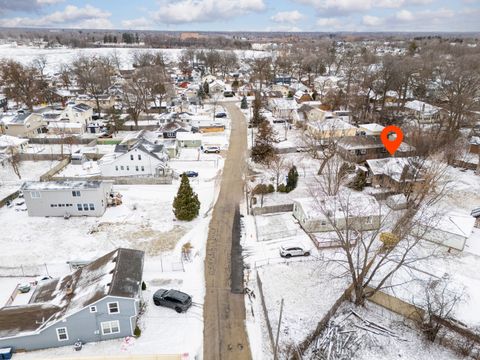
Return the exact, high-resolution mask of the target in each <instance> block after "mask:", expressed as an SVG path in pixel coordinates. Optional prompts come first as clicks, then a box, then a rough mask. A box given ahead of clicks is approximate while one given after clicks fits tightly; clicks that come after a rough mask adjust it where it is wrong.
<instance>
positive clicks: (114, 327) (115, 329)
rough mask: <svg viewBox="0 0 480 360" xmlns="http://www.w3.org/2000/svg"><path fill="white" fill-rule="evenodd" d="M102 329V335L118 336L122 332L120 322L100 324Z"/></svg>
mask: <svg viewBox="0 0 480 360" xmlns="http://www.w3.org/2000/svg"><path fill="white" fill-rule="evenodd" d="M100 325H101V327H102V335H110V334H118V333H119V332H120V323H119V322H118V320H115V321H105V322H102V323H100Z"/></svg>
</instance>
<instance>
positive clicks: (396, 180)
mask: <svg viewBox="0 0 480 360" xmlns="http://www.w3.org/2000/svg"><path fill="white" fill-rule="evenodd" d="M366 163H367V164H366V165H367V168H368V177H369V180H370V181H371V183H372V186H374V187H381V188H385V189H388V190H391V191H394V192H408V191H410V190H412V189H413V188H415V187H418V186H421V185H422V184H423V182H424V181H425V179H424V178H423V172H422V171H421V166H420V165H419V164H418V163H417V162H416V161H415V159H414V158H410V157H402V158H398V157H388V158H384V159H371V160H367V161H366Z"/></svg>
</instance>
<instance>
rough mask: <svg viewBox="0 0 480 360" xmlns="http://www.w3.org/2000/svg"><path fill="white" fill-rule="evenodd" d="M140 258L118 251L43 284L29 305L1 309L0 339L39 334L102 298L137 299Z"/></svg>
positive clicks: (140, 254)
mask: <svg viewBox="0 0 480 360" xmlns="http://www.w3.org/2000/svg"><path fill="white" fill-rule="evenodd" d="M143 256H144V252H143V251H139V250H132V249H123V248H120V249H117V250H114V251H112V252H110V253H108V254H106V255H104V256H102V257H100V258H98V259H97V260H95V261H93V262H91V263H90V264H88V265H86V266H85V267H83V268H81V269H78V270H76V271H74V272H73V273H71V274H68V275H66V276H64V277H63V278H60V279H52V280H50V281H46V282H42V283H41V284H40V285H38V286H37V288H36V289H35V292H34V293H33V295H32V298H31V299H30V302H29V304H28V305H21V306H10V307H3V308H1V309H0V337H6V336H15V335H18V334H19V333H28V332H32V331H36V330H39V329H41V328H43V327H46V326H48V325H50V324H51V323H52V322H55V321H57V320H60V319H61V318H64V317H68V316H70V315H72V314H74V313H76V312H78V311H79V310H81V309H83V308H84V307H86V306H89V305H90V304H93V303H95V302H96V301H98V300H100V299H102V298H104V297H105V296H109V295H111V296H121V297H126V298H137V297H138V295H139V293H140V291H141V283H142V273H143Z"/></svg>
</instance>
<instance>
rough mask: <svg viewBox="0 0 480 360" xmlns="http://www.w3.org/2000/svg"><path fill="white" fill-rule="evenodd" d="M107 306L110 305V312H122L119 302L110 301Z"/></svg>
mask: <svg viewBox="0 0 480 360" xmlns="http://www.w3.org/2000/svg"><path fill="white" fill-rule="evenodd" d="M107 306H108V313H109V314H118V313H119V312H120V308H119V307H118V302H111V303H108V304H107Z"/></svg>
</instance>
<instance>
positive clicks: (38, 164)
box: [0, 161, 58, 199]
mask: <svg viewBox="0 0 480 360" xmlns="http://www.w3.org/2000/svg"><path fill="white" fill-rule="evenodd" d="M57 164H58V161H21V162H19V172H20V176H21V179H19V178H18V176H17V175H16V174H15V172H14V171H13V167H12V166H11V164H10V163H7V164H5V165H4V166H0V199H3V198H5V197H7V196H8V195H10V194H12V193H14V192H15V191H17V190H18V189H19V188H20V186H21V185H22V183H23V182H24V181H28V180H30V181H34V180H38V179H39V178H40V176H41V175H43V174H45V173H46V172H47V171H49V170H50V169H51V168H53V167H54V166H55V165H57Z"/></svg>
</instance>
